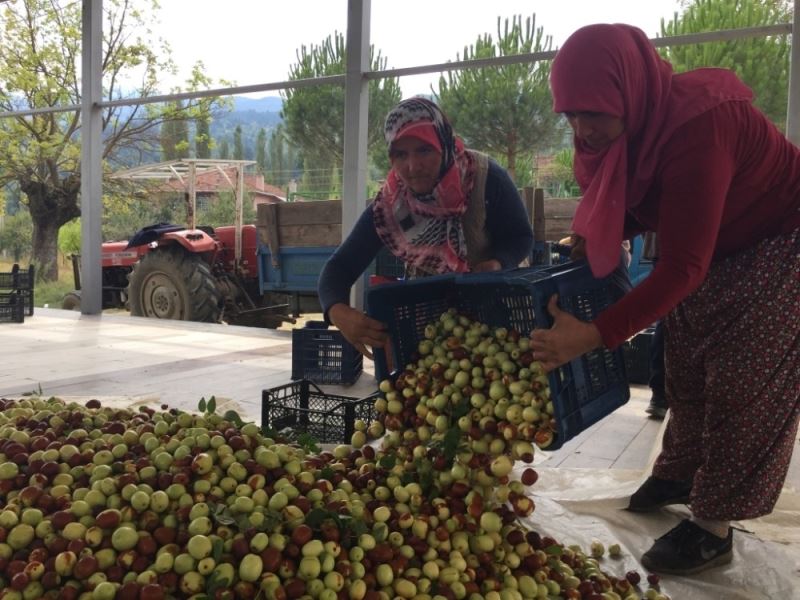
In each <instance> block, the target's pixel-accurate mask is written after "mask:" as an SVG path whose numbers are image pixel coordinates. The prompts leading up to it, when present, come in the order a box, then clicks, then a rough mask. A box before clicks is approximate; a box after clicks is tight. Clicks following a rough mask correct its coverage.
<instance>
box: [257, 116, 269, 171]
mask: <svg viewBox="0 0 800 600" xmlns="http://www.w3.org/2000/svg"><path fill="white" fill-rule="evenodd" d="M256 166H257V167H258V170H259V172H260V173H261V174H262V175H263V174H264V173H266V171H267V130H266V129H264V128H263V127H262V128H261V129H259V130H258V138H257V139H256Z"/></svg>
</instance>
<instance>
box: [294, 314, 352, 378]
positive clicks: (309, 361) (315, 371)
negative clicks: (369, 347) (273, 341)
mask: <svg viewBox="0 0 800 600" xmlns="http://www.w3.org/2000/svg"><path fill="white" fill-rule="evenodd" d="M363 365H364V357H363V356H362V355H361V353H360V352H359V351H358V350H356V349H355V347H354V346H353V345H352V344H351V343H350V342H348V341H347V340H346V339H344V336H343V335H342V332H341V331H338V330H335V329H328V326H327V324H326V323H324V322H323V321H309V322H308V323H306V326H305V327H302V328H296V329H292V379H310V380H311V381H313V382H315V383H340V384H346V385H349V384H352V383H355V381H356V380H357V379H358V377H359V375H361V371H362V369H363Z"/></svg>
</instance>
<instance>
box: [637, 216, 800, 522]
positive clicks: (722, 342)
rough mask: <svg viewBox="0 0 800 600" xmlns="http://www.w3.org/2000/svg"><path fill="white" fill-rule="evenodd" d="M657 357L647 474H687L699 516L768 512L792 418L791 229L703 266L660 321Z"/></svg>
mask: <svg viewBox="0 0 800 600" xmlns="http://www.w3.org/2000/svg"><path fill="white" fill-rule="evenodd" d="M665 360H666V392H667V398H668V402H669V407H670V410H671V415H670V419H669V422H668V424H667V428H666V431H665V435H664V442H663V446H662V449H661V454H660V455H659V457H658V459H657V461H656V464H655V467H654V471H653V472H654V475H656V476H657V477H661V478H663V479H670V480H676V481H679V480H681V481H689V480H691V481H693V487H692V494H691V508H692V512H693V513H694V514H695V515H696V516H698V517H700V518H705V519H717V520H740V519H751V518H755V517H759V516H762V515H765V514H769V513H770V512H771V511H772V509H773V507H774V506H775V503H776V502H777V500H778V496H779V495H780V493H781V489H782V487H783V482H784V480H785V479H786V473H787V471H788V468H789V462H790V460H791V457H792V451H793V449H794V446H795V439H796V436H797V426H798V418H800V230H795V231H794V232H792V233H789V234H784V235H781V236H778V237H775V238H771V239H768V240H763V241H762V242H760V243H759V244H758V245H757V246H755V247H753V248H750V249H747V250H745V251H742V252H740V253H739V254H737V255H734V256H731V257H728V258H726V259H724V260H721V261H719V262H717V263H715V264H713V265H712V267H711V269H710V270H709V273H708V276H707V278H706V280H705V282H704V283H703V284H702V285H701V286H700V287H699V288H698V289H697V290H696V291H695V292H693V293H692V294H691V295H690V296H689V297H687V298H686V299H685V300H684V301H683V302H682V303H681V304H680V305H678V306H677V307H676V308H675V309H674V310H673V311H672V312H671V313H670V314H669V315H668V317H667V318H666V320H665Z"/></svg>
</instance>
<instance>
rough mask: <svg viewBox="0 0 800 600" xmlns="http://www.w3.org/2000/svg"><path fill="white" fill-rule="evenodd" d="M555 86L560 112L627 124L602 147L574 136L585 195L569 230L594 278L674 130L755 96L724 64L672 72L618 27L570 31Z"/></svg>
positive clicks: (610, 257) (613, 258) (635, 35)
mask: <svg viewBox="0 0 800 600" xmlns="http://www.w3.org/2000/svg"><path fill="white" fill-rule="evenodd" d="M550 87H551V89H552V92H553V110H554V111H555V112H582V111H585V112H599V113H605V114H609V115H612V116H615V117H619V118H621V119H623V121H624V122H625V131H624V133H623V134H622V135H621V136H620V137H619V138H617V139H616V140H615V141H614V142H613V143H612V144H611V145H610V146H608V147H607V148H604V149H602V150H599V151H597V150H592V149H591V148H589V147H588V146H587V145H586V144H584V143H583V142H581V140H579V139H578V138H577V137H576V138H574V143H575V164H574V169H575V177H576V179H577V181H578V185H580V187H581V191H582V192H583V198H582V200H581V202H580V204H579V205H578V208H577V210H576V211H575V217H574V219H573V222H572V228H573V230H574V231H575V233H577V234H578V235H580V236H582V237H584V238H585V239H586V253H587V257H588V259H589V264H590V266H591V268H592V272H593V273H594V274H595V275H596V276H604V275H607V274H608V273H610V272H611V271H612V270H614V268H615V267H616V265H617V264H618V263H619V248H620V244H621V243H622V231H623V224H624V221H625V211H626V209H627V208H630V207H634V206H636V205H637V204H639V203H640V202H641V201H642V199H643V198H644V196H645V194H646V193H647V190H648V188H649V187H650V185H651V184H652V182H653V178H654V177H655V173H656V168H657V166H658V162H659V159H660V158H661V150H662V148H663V147H664V145H665V144H666V143H667V142H668V141H669V139H670V137H671V136H672V134H673V133H674V132H675V130H676V129H677V128H679V127H680V126H681V125H683V124H685V123H686V122H688V121H689V120H691V119H693V118H694V117H696V116H698V115H700V114H702V113H704V112H706V111H707V110H709V109H711V108H713V107H715V106H717V105H719V104H721V103H723V102H727V101H731V100H747V101H749V100H751V99H752V96H753V94H752V92H751V91H750V89H749V88H748V87H747V86H745V85H744V84H743V83H742V82H741V81H740V80H739V79H738V78H737V77H736V75H735V74H734V73H733V72H731V71H727V70H724V69H697V70H694V71H690V72H688V73H683V74H679V75H673V73H672V65H670V64H669V63H668V62H667V61H665V60H663V59H662V58H661V57H660V56H659V55H658V52H656V49H655V47H654V46H653V45H652V43H651V42H650V41H649V40H648V39H647V36H646V35H645V34H644V32H643V31H642V30H640V29H637V28H636V27H632V26H630V25H621V24H617V25H607V24H600V25H589V26H587V27H583V28H581V29H579V30H577V31H576V32H575V33H573V34H572V35H571V36H570V37H569V38H568V39H567V41H566V42H565V43H564V45H563V46H562V47H561V49H560V50H559V51H558V53H557V54H556V57H555V59H554V60H553V66H552V69H551V73H550Z"/></svg>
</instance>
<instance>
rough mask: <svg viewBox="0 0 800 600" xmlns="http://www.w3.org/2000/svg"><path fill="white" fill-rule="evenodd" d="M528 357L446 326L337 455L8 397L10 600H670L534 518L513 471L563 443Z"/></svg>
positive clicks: (513, 340)
mask: <svg viewBox="0 0 800 600" xmlns="http://www.w3.org/2000/svg"><path fill="white" fill-rule="evenodd" d="M427 333H429V334H430V335H427ZM526 354H529V351H528V349H527V347H526V341H525V340H524V339H522V338H520V337H519V335H518V334H516V333H514V332H510V331H504V330H491V331H490V329H489V328H487V327H485V326H482V325H480V324H477V323H472V322H470V321H469V320H468V319H466V318H464V317H462V316H459V315H456V314H454V313H451V312H448V313H446V314H445V315H442V318H441V319H439V320H438V321H437V323H435V324H431V327H430V331H429V332H426V340H425V341H424V342H422V343H420V348H419V356H418V357H416V360H415V362H414V364H410V365H409V366H408V368H407V369H406V370H405V371H404V372H403V373H401V374H400V376H399V377H398V378H397V379H396V380H395V381H393V382H391V383H390V382H389V381H386V382H382V383H381V390H382V391H383V392H384V393H383V397H382V398H381V399H379V400H378V401H377V405H376V408H377V409H378V412H379V414H380V418H379V419H378V420H376V421H375V422H374V423H372V424H367V423H360V424H359V427H358V429H359V431H357V432H356V434H355V435H354V439H353V440H352V441H353V444H352V445H342V446H338V447H336V448H334V449H333V450H331V451H310V450H308V449H304V448H302V447H300V446H298V445H296V444H292V443H289V442H286V441H283V440H281V438H280V437H278V436H275V435H272V436H270V437H268V436H265V435H264V433H263V432H262V431H261V430H260V429H259V427H258V426H256V425H254V424H244V423H241V422H240V421H239V420H238V418H234V417H231V416H228V415H225V416H221V415H217V414H215V413H214V412H213V409H212V411H206V412H205V413H204V414H192V413H187V412H180V411H177V410H174V409H172V410H170V409H168V408H166V407H162V409H161V410H154V409H151V408H141V409H139V410H138V411H135V412H134V411H131V410H120V409H115V408H109V407H103V406H101V405H100V403H99V402H97V401H96V400H95V401H90V402H88V403H87V404H86V405H85V406H82V405H77V404H74V403H70V404H66V403H65V402H63V401H62V400H59V399H55V398H50V399H44V398H36V397H32V398H25V399H13V400H12V399H4V400H0V599H2V600H36V599H38V598H46V599H53V600H56V599H64V600H77V599H83V600H90V599H91V600H112V599H115V598H117V599H120V600H161V599H166V598H197V599H198V600H200V599H209V600H211V599H231V600H233V599H237V598H238V599H243V600H248V599H253V598H264V599H266V600H286V599H295V598H303V599H306V598H307V599H319V600H344V599H353V600H362V599H366V600H392V599H394V598H403V599H419V600H434V599H435V600H462V599H467V600H478V599H480V598H486V599H487V600H528V599H547V598H584V599H586V598H590V599H594V600H598V599H622V598H641V597H646V598H666V596H663V595H662V594H660V592H659V591H658V586H657V582H656V581H655V580H651V584H652V585H651V587H650V588H649V589H647V590H646V591H642V590H641V588H639V587H638V585H637V584H638V583H639V580H638V577H639V576H638V574H637V573H629V574H628V575H627V576H620V577H614V576H611V575H609V574H607V573H605V572H604V571H603V570H602V569H601V566H600V564H601V560H602V559H601V558H600V556H601V555H602V552H600V548H599V545H597V544H596V545H593V546H592V548H591V549H590V551H589V552H584V551H583V550H582V549H581V548H579V547H575V546H564V545H561V544H559V543H557V542H556V540H554V539H552V538H549V537H546V536H542V535H540V534H538V533H537V532H535V531H532V530H529V529H526V528H525V527H524V526H523V525H522V524H521V523H520V522H519V517H521V516H522V517H524V516H527V515H530V514H531V512H532V511H533V510H534V504H533V501H532V500H531V498H530V497H529V496H528V495H527V494H526V491H527V486H529V485H531V484H533V483H534V482H535V481H536V472H535V470H534V469H533V468H531V467H530V465H528V466H527V468H525V469H524V470H523V471H522V475H521V481H520V480H516V479H512V478H511V476H512V474H513V473H512V468H513V466H514V463H515V462H516V461H522V462H524V463H531V461H532V460H533V452H534V446H533V444H532V442H536V443H541V444H547V443H548V439H550V440H552V432H553V430H554V428H553V422H552V407H551V406H550V407H548V403H549V400H548V393H547V385H546V383H547V378H546V376H544V374H543V373H541V371H540V370H539V369H538V367H537V366H536V365H535V363H532V362H531V361H530V360H528V359H527V357H526ZM477 356H481V357H482V358H483V359H484V360H482V361H481V365H480V367H476V366H474V365H475V364H476V362H475V361H476V360H477ZM462 361H468V362H469V369H467V368H466V367H467V362H462ZM545 433H549V434H550V437H549V438H548V437H547V436H545ZM375 436H380V439H379V440H370V439H369V438H370V437H375Z"/></svg>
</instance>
